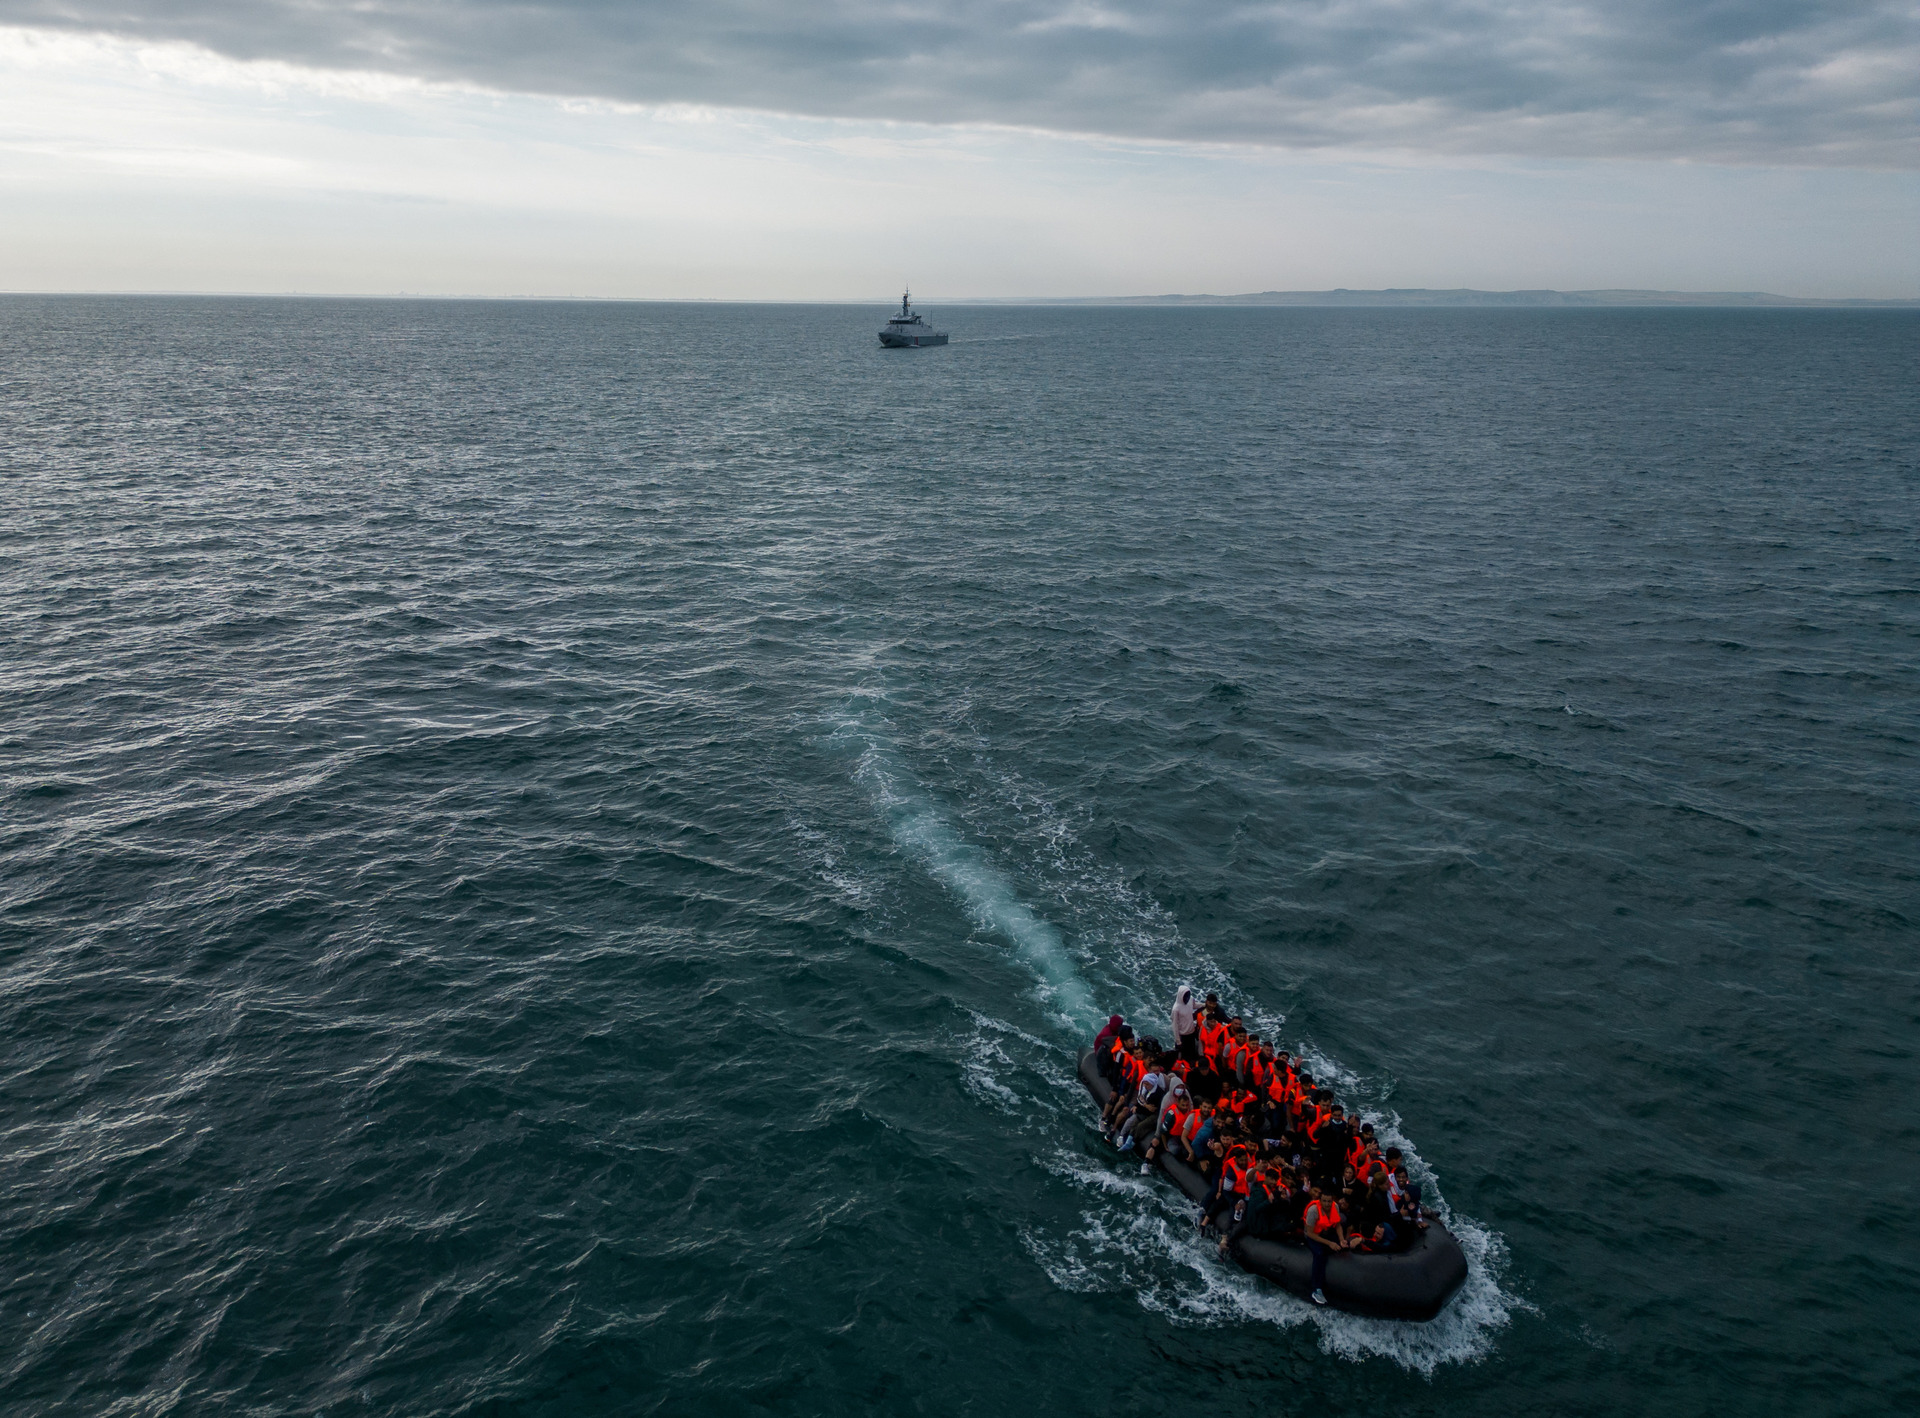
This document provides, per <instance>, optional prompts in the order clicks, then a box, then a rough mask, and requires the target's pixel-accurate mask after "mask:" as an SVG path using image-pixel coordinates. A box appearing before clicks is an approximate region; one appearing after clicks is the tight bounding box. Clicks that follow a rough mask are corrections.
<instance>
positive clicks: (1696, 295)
mask: <svg viewBox="0 0 1920 1418" xmlns="http://www.w3.org/2000/svg"><path fill="white" fill-rule="evenodd" d="M948 303H949V304H965V305H1343V306H1352V305H1365V306H1455V305H1479V306H1675V305H1678V306H1724V307H1778V306H1798V307H1807V308H1814V307H1820V308H1829V309H1831V308H1851V309H1866V308H1874V309H1888V310H1913V309H1920V300H1828V299H1820V298H1810V297H1802V296H1791V295H1770V294H1768V293H1767V292H1766V291H1687V290H1468V289H1464V288H1463V289H1459V290H1424V289H1404V290H1402V289H1389V290H1346V289H1344V288H1343V289H1339V290H1266V291H1255V292H1251V293H1249V294H1246V295H1118V296H1082V297H1070V296H1066V297H1055V298H1049V297H1045V296H1035V297H1032V298H1029V299H1025V300H1017V299H1004V300H978V301H950V302H948Z"/></svg>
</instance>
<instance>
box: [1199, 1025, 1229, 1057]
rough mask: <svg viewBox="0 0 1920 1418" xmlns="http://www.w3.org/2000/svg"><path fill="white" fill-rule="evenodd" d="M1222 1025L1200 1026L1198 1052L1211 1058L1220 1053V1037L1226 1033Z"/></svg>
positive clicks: (1225, 1027) (1225, 1028) (1224, 1026)
mask: <svg viewBox="0 0 1920 1418" xmlns="http://www.w3.org/2000/svg"><path fill="white" fill-rule="evenodd" d="M1226 1030H1227V1026H1226V1025H1224V1024H1202V1025H1201V1026H1200V1052H1201V1053H1203V1054H1205V1055H1206V1056H1207V1057H1208V1058H1212V1057H1213V1056H1214V1055H1215V1054H1216V1053H1218V1052H1219V1051H1220V1036H1221V1035H1222V1034H1224V1033H1226Z"/></svg>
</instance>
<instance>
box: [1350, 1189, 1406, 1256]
mask: <svg viewBox="0 0 1920 1418" xmlns="http://www.w3.org/2000/svg"><path fill="white" fill-rule="evenodd" d="M1354 1233H1355V1234H1356V1235H1357V1236H1358V1237H1359V1239H1360V1249H1361V1250H1364V1251H1388V1250H1392V1249H1393V1247H1394V1242H1395V1241H1396V1240H1397V1239H1398V1237H1397V1236H1396V1234H1395V1231H1394V1227H1393V1211H1392V1209H1391V1208H1390V1207H1388V1205H1387V1179H1386V1178H1385V1177H1381V1176H1376V1177H1375V1178H1374V1179H1373V1181H1372V1183H1371V1184H1370V1185H1368V1186H1366V1187H1364V1188H1363V1189H1362V1191H1361V1195H1360V1200H1359V1201H1358V1202H1357V1203H1356V1204H1355V1206H1354Z"/></svg>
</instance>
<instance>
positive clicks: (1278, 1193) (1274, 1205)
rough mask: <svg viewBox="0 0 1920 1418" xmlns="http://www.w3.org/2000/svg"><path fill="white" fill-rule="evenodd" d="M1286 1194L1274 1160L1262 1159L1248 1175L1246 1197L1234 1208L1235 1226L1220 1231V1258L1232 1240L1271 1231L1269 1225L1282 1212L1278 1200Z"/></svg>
mask: <svg viewBox="0 0 1920 1418" xmlns="http://www.w3.org/2000/svg"><path fill="white" fill-rule="evenodd" d="M1283 1195H1284V1191H1283V1188H1282V1185H1281V1182H1280V1173H1279V1169H1278V1168H1276V1167H1275V1166H1274V1165H1273V1164H1272V1163H1271V1162H1262V1163H1261V1164H1260V1165H1259V1166H1258V1167H1257V1168H1255V1169H1254V1172H1253V1174H1252V1176H1250V1177H1249V1178H1248V1179H1247V1195H1246V1199H1245V1200H1243V1201H1242V1202H1241V1203H1240V1204H1239V1205H1238V1206H1236V1207H1235V1208H1234V1210H1233V1224H1232V1226H1230V1227H1228V1228H1227V1229H1226V1230H1225V1231H1223V1232H1222V1233H1221V1235H1220V1259H1221V1260H1225V1259H1226V1258H1227V1253H1228V1251H1230V1250H1231V1249H1232V1248H1233V1243H1234V1242H1235V1241H1238V1240H1240V1239H1241V1238H1242V1237H1244V1236H1252V1237H1263V1236H1266V1235H1268V1234H1270V1228H1271V1227H1272V1225H1273V1223H1274V1222H1275V1221H1277V1220H1278V1219H1280V1216H1281V1214H1282V1213H1281V1211H1280V1207H1279V1203H1280V1200H1281V1198H1282V1196H1283Z"/></svg>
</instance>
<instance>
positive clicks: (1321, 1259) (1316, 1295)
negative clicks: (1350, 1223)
mask: <svg viewBox="0 0 1920 1418" xmlns="http://www.w3.org/2000/svg"><path fill="white" fill-rule="evenodd" d="M1300 1227H1301V1229H1302V1230H1303V1231H1305V1232H1306V1233H1307V1249H1308V1250H1309V1251H1311V1252H1313V1294H1312V1295H1311V1296H1310V1297H1309V1298H1310V1299H1312V1301H1313V1303H1314V1304H1316V1305H1324V1304H1326V1303H1327V1291H1326V1285H1327V1257H1328V1256H1330V1255H1332V1254H1333V1253H1334V1252H1335V1251H1344V1250H1346V1249H1347V1247H1348V1245H1349V1242H1348V1240H1347V1227H1346V1218H1345V1217H1344V1216H1342V1215H1341V1214H1340V1207H1339V1204H1338V1203H1337V1202H1335V1201H1334V1199H1333V1196H1332V1194H1331V1193H1330V1192H1329V1190H1328V1189H1327V1188H1325V1187H1319V1186H1316V1187H1315V1188H1314V1189H1313V1200H1312V1201H1311V1202H1309V1203H1308V1204H1307V1211H1306V1215H1304V1216H1302V1217H1301V1218H1300Z"/></svg>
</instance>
